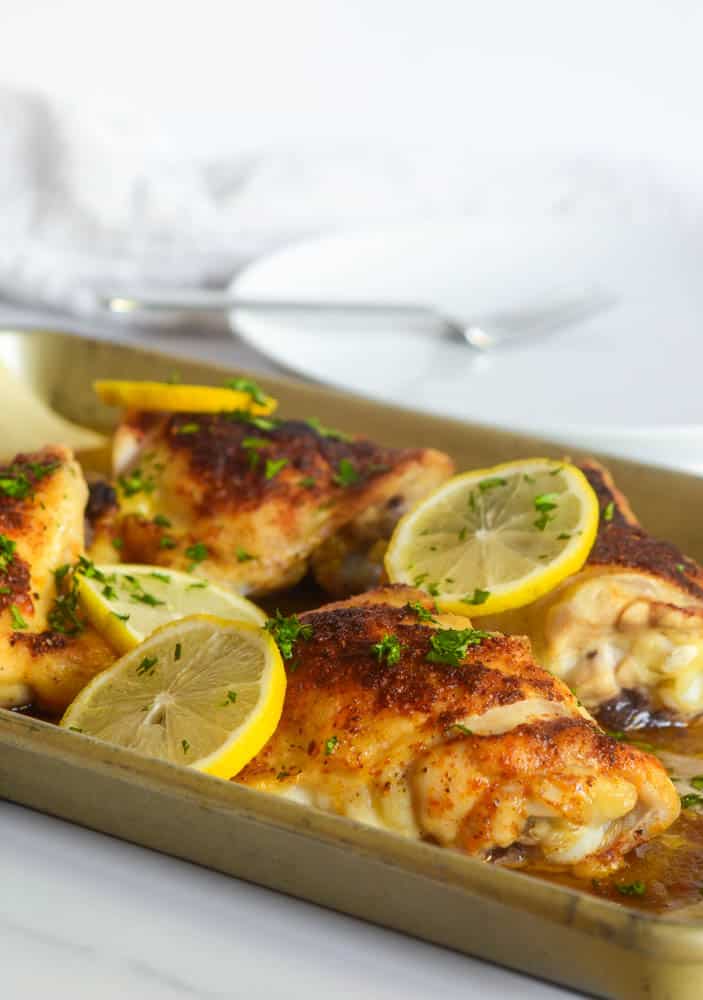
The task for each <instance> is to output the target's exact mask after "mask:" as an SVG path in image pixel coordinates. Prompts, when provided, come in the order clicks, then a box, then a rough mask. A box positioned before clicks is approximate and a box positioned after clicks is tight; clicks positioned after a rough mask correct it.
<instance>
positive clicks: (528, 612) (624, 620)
mask: <svg viewBox="0 0 703 1000" xmlns="http://www.w3.org/2000/svg"><path fill="white" fill-rule="evenodd" d="M582 468H583V471H584V472H585V474H586V476H587V477H588V480H589V482H590V483H591V485H592V486H593V488H594V490H595V491H596V494H597V495H598V500H599V507H600V511H601V519H600V526H599V530H598V537H597V539H596V543H595V545H594V547H593V549H592V551H591V554H590V556H589V559H588V561H587V563H586V565H585V567H584V569H583V570H582V571H581V572H580V573H578V574H576V575H575V576H573V577H571V578H569V579H568V580H567V581H565V583H563V584H562V585H561V586H560V587H558V588H557V589H556V590H554V591H552V593H550V594H548V595H547V596H546V597H545V598H543V599H542V600H540V601H538V602H536V603H535V604H534V605H532V606H531V607H529V608H526V609H521V610H519V611H517V612H512V613H506V614H504V615H499V616H495V617H493V618H491V619H490V626H491V627H496V628H501V629H503V630H505V631H508V632H511V633H524V634H527V635H528V636H529V637H530V639H531V640H532V643H533V647H534V650H535V655H536V657H537V659H538V661H539V662H540V663H541V664H542V665H543V666H545V667H547V668H548V669H549V670H551V671H552V672H553V673H555V674H557V675H558V676H559V677H561V678H563V679H564V680H565V681H566V682H567V683H568V684H569V685H570V686H571V688H572V689H573V690H574V691H575V693H576V694H577V695H578V697H579V698H580V700H581V701H582V702H583V703H584V704H585V705H586V706H587V707H588V708H589V709H591V711H594V712H596V714H597V715H598V717H599V718H600V719H601V720H602V721H603V722H604V724H607V725H611V726H613V727H615V728H630V727H632V728H636V727H638V726H643V725H652V724H654V725H657V724H659V725H661V724H667V723H670V722H679V723H681V722H684V721H690V720H691V719H693V718H694V717H695V716H697V715H698V714H699V713H701V712H702V711H703V570H701V568H700V567H699V566H698V565H697V564H696V563H695V562H694V561H693V560H692V559H689V558H688V557H686V556H684V555H683V554H682V553H681V552H680V551H679V550H678V549H677V548H676V547H675V546H674V545H670V544H669V543H668V542H662V541H658V540H656V539H654V538H652V537H650V536H649V535H648V534H647V533H646V532H645V531H644V529H643V528H642V527H641V526H640V524H639V523H638V521H637V519H636V517H635V515H634V513H633V512H632V509H631V508H630V505H629V503H628V501H627V499H626V498H625V497H624V496H623V494H622V493H621V492H620V491H619V490H618V489H617V487H616V486H615V484H614V482H613V480H612V477H611V476H610V474H609V473H608V471H607V470H606V469H604V468H603V467H602V466H600V465H599V464H598V463H596V462H593V461H591V462H588V463H585V464H584V465H583V466H582Z"/></svg>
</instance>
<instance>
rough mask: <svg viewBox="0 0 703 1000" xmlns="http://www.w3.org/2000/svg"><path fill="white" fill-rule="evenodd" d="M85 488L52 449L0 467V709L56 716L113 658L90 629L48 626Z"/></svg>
mask: <svg viewBox="0 0 703 1000" xmlns="http://www.w3.org/2000/svg"><path fill="white" fill-rule="evenodd" d="M86 497H87V488H86V484H85V480H84V478H83V473H82V471H81V469H80V466H79V465H78V463H77V462H76V461H75V459H74V458H73V455H72V453H71V451H70V450H69V449H68V448H66V447H64V446H62V445H54V446H51V447H47V448H45V449H43V450H42V451H41V452H37V453H35V454H32V455H18V456H17V457H16V458H15V460H14V462H12V463H11V465H9V466H5V467H3V468H0V537H1V539H2V542H3V546H2V547H3V551H4V553H5V555H4V558H3V559H1V560H0V562H2V563H3V568H2V570H1V571H0V706H3V707H13V706H19V705H27V704H34V705H36V706H37V707H39V708H40V709H42V710H44V711H47V712H60V711H62V710H63V709H64V708H65V707H66V706H67V705H68V704H69V702H70V701H71V700H72V699H73V698H74V696H75V695H76V694H77V693H78V691H79V690H80V689H81V688H82V687H83V686H84V685H85V684H86V683H87V681H88V680H90V678H91V677H92V676H93V675H94V674H95V673H96V672H97V671H98V670H101V669H103V668H104V667H106V666H107V665H108V664H109V663H111V662H112V661H113V660H114V658H115V656H114V653H113V652H112V650H111V649H110V648H109V646H107V644H106V643H105V642H104V641H103V640H102V639H101V638H100V637H99V636H98V635H96V634H95V633H94V632H92V631H90V630H87V629H84V630H83V631H82V632H81V634H80V635H75V636H71V635H68V634H66V633H62V632H58V631H55V630H54V629H52V626H51V622H52V610H53V607H54V602H55V598H56V585H55V580H54V571H55V570H56V569H57V568H58V567H59V566H61V565H64V564H67V563H73V562H74V561H75V560H76V558H77V557H78V556H79V555H80V554H81V552H82V551H83V513H84V508H85V503H86Z"/></svg>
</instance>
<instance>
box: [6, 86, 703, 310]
mask: <svg viewBox="0 0 703 1000" xmlns="http://www.w3.org/2000/svg"><path fill="white" fill-rule="evenodd" d="M0 123H2V127H1V128H0V235H1V236H2V239H0V296H2V297H4V298H6V299H10V300H13V301H20V302H30V303H32V304H33V305H34V306H49V307H52V308H58V309H61V310H63V311H65V312H69V313H74V314H81V313H82V314H86V315H90V314H91V313H92V312H93V311H94V310H95V309H96V293H100V292H105V291H106V290H109V291H112V290H125V291H126V290H132V289H138V288H140V287H141V288H143V287H145V286H150V287H154V286H156V287H160V288H164V287H167V286H172V287H178V288H182V287H184V286H196V285H219V284H224V283H225V282H226V281H227V280H228V278H229V277H230V276H231V274H232V273H233V272H234V271H235V270H237V269H238V268H240V267H241V266H242V264H244V263H245V262H246V261H248V260H250V259H251V258H252V257H254V256H256V255H258V254H260V253H262V252H263V251H266V250H267V249H269V248H272V247H275V246H277V245H280V244H282V243H285V242H289V241H291V240H293V239H295V238H298V237H300V236H302V235H305V234H311V233H318V232H322V231H326V230H331V229H339V228H343V227H359V226H366V225H370V224H380V223H387V222H389V221H397V220H403V221H408V220H411V219H419V218H422V219H427V218H442V217H448V216H456V215H466V216H481V217H482V218H484V219H485V218H486V217H488V218H492V219H495V221H496V224H498V225H500V222H501V220H505V219H506V218H510V219H513V220H514V219H515V216H516V215H519V216H527V217H528V218H533V219H534V220H535V224H538V220H539V219H540V218H544V217H545V216H550V217H554V216H558V217H560V218H564V219H566V220H568V219H570V218H573V217H574V216H577V215H581V214H582V213H587V214H588V216H589V218H591V219H596V220H597V218H598V217H599V215H600V216H603V214H604V213H609V214H612V213H616V214H617V215H618V216H620V217H622V218H623V219H633V218H637V217H640V218H641V217H642V216H647V215H651V213H652V212H654V211H664V212H666V213H668V214H671V213H675V214H676V215H677V216H680V217H681V218H682V219H685V218H688V220H689V222H690V220H691V217H692V215H695V217H696V218H699V217H700V199H698V200H697V203H696V204H697V208H696V211H695V213H692V209H691V198H690V197H688V196H687V194H686V192H687V191H688V190H689V188H691V185H690V184H688V182H687V180H686V178H685V177H682V176H680V175H679V176H678V177H677V179H676V183H674V184H672V183H671V177H670V176H667V171H666V170H663V169H662V168H661V165H660V166H659V167H651V166H650V167H649V168H647V169H644V168H643V167H642V165H639V164H638V165H636V167H635V165H633V164H612V163H610V164H608V163H605V162H603V160H602V158H594V157H593V156H583V157H580V158H574V157H573V156H572V157H570V158H568V159H561V158H559V157H558V156H554V157H552V158H551V160H549V161H548V160H545V158H544V154H543V155H542V157H541V159H540V160H535V159H531V158H530V157H528V156H521V157H507V156H505V155H501V156H499V155H493V156H491V155H488V154H486V153H483V154H481V155H478V154H477V153H476V152H474V151H472V150H470V149H467V148H462V149H461V150H453V151H452V150H447V149H444V150H438V149H432V150H428V149H426V148H415V149H398V148H388V149H378V148H377V147H376V146H374V147H372V148H369V149H364V148H360V147H359V146H355V147H353V148H336V149H319V148H318V149H312V148H309V147H308V148H305V149H299V150H272V151H268V152H266V151H262V152H259V153H252V152H251V151H243V152H242V154H241V155H235V156H231V157H229V158H227V159H223V160H220V161H216V162H201V161H200V160H199V159H198V157H197V155H196V154H192V153H189V151H184V150H182V149H174V148H171V147H169V144H168V142H167V141H164V137H163V136H161V137H160V140H159V141H158V142H155V141H154V139H153V134H152V131H151V130H150V129H149V127H148V125H146V124H145V123H143V122H142V123H138V124H135V120H134V116H133V115H131V116H129V117H128V116H123V117H121V116H119V115H116V114H114V113H108V112H107V111H106V112H105V113H104V114H96V113H95V112H91V113H90V116H89V117H86V116H85V113H83V116H82V115H81V112H80V111H78V110H75V109H69V108H65V107H59V106H54V105H52V104H51V103H50V102H49V101H48V100H46V99H45V98H41V97H38V96H36V95H32V94H26V93H18V92H12V91H0ZM166 138H167V137H166Z"/></svg>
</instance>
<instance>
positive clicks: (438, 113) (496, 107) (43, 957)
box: [0, 0, 703, 1000]
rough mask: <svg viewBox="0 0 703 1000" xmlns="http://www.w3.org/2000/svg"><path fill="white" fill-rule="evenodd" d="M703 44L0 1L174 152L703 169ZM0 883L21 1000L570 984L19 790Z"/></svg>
mask: <svg viewBox="0 0 703 1000" xmlns="http://www.w3.org/2000/svg"><path fill="white" fill-rule="evenodd" d="M702 41H703V5H702V4H700V3H699V2H696V0H678V2H676V0H669V2H668V3H666V4H663V3H661V2H653V0H620V2H618V3H613V2H612V0H608V2H603V0H591V2H590V3H575V2H570V0H556V2H546V0H532V2H529V3H528V2H523V0H514V2H506V0H492V2H485V0H484V2H481V3H475V2H471V0H433V2H413V0H385V2H384V0H347V2H335V0H327V2H325V0H279V2H275V0H252V2H251V3H243V2H237V0H228V2H227V0H225V2H221V3H217V2H213V0H200V2H198V3H178V2H176V0H171V2H166V0H151V2H149V0H120V2H119V3H118V2H116V0H113V2H111V3H106V2H99V0H53V2H46V3H40V2H37V0H21V2H20V0H0V83H6V84H8V83H9V84H11V85H13V86H17V87H31V88H33V89H37V90H39V91H42V92H44V93H49V94H51V95H53V97H54V98H55V99H56V100H58V101H61V102H65V103H66V104H68V105H70V106H72V107H74V108H80V109H81V110H82V112H84V113H85V115H86V117H87V118H88V119H90V118H91V116H92V115H95V116H96V117H97V116H98V115H102V114H104V113H105V112H106V111H108V112H110V113H111V114H112V113H114V115H115V116H116V117H117V118H118V119H119V120H122V121H123V122H124V127H125V129H127V130H129V131H130V132H131V133H136V134H139V135H141V136H142V143H143V149H144V155H145V157H147V158H149V157H156V158H159V159H160V160H162V161H163V160H164V159H166V160H168V159H169V158H173V160H174V161H178V160H180V159H182V158H183V159H185V158H190V157H192V156H193V155H194V154H196V155H197V156H202V157H203V158H205V157H207V156H210V155H212V154H223V153H229V152H231V153H240V152H241V151H243V150H244V151H251V152H252V154H255V153H256V152H257V151H259V150H262V149H271V148H276V147H287V148H294V149H297V148H301V147H304V146H307V147H315V146H324V147H325V148H329V147H336V146H345V145H354V146H357V147H358V146H359V145H361V146H362V147H364V146H368V148H369V149H372V148H373V147H374V144H375V143H377V142H382V143H384V144H385V145H388V144H397V145H398V146H404V145H406V144H411V145H413V146H415V147H417V148H422V149H430V150H438V151H440V152H441V150H442V149H443V148H444V147H446V148H447V149H451V148H453V147H457V146H461V147H463V148H466V147H468V148H470V149H475V150H477V151H486V150H492V151H496V150H499V151H503V152H505V154H506V156H509V155H510V154H511V153H513V152H515V153H520V154H524V153H526V152H527V153H529V152H531V151H554V152H555V155H566V154H567V153H569V152H586V153H589V154H593V155H596V156H597V155H603V156H604V157H608V158H609V159H617V158H623V159H627V160H629V161H631V162H632V161H634V162H635V163H636V162H637V160H638V159H640V158H641V159H642V160H648V161H652V160H654V161H657V162H661V163H676V164H679V165H684V166H685V167H686V170H687V173H688V174H689V176H691V177H693V178H695V177H696V176H697V175H698V174H699V172H700V168H701V163H702V161H703V129H701V94H702V93H703V60H702V59H701V54H700V53H701V43H702ZM0 127H2V123H1V122H0ZM1 197H2V192H1V191H0V199H1ZM1 221H2V216H1V209H0V227H1ZM0 236H1V229H0ZM229 349H231V348H229ZM0 884H2V886H3V890H2V895H1V897H0V965H1V966H2V976H3V984H4V985H3V991H4V994H5V995H7V996H8V998H13V997H15V996H20V995H22V996H29V997H34V996H40V995H45V994H46V993H47V992H49V991H50V992H51V993H52V995H54V996H69V995H70V996H72V997H76V998H82V997H86V998H87V997H91V998H92V997H94V996H97V995H100V996H101V997H103V998H105V1000H109V998H112V997H113V996H114V997H118V996H119V997H122V996H139V997H155V998H159V1000H160V998H161V997H164V998H167V997H172V996H173V997H177V996H203V997H210V996H217V997H220V996H222V997H229V996H246V997H250V996H252V995H260V996H262V997H268V996H285V997H287V998H295V997H299V996H300V997H303V996H304V997H306V998H307V1000H322V998H324V1000H329V998H330V997H332V996H335V997H336V996H340V997H342V996H343V997H372V996H373V997H384V998H386V997H387V998H389V1000H390V998H394V997H403V998H404V1000H408V998H418V1000H419V998H421V997H426V996H429V995H431V994H436V995H439V996H442V997H447V998H449V997H455V996H456V997H459V996H461V997H474V996H475V997H478V996H480V997H482V998H498V997H500V998H512V997H526V998H540V1000H542V998H543V1000H547V998H551V997H555V998H556V997H557V996H564V995H565V994H563V993H562V992H561V991H559V990H556V989H553V988H551V987H548V986H546V985H544V984H537V983H533V982H531V981H528V980H525V979H521V978H519V977H516V976H514V975H512V974H508V973H503V972H501V971H499V970H496V969H493V968H491V967H488V966H484V965H482V964H481V963H478V962H472V961H470V960H468V959H464V958H461V957H459V956H456V955H452V954H450V953H447V952H443V951H442V950H441V949H436V948H432V947H430V946H425V945H422V944H420V943H417V942H413V941H410V940H407V939H404V938H402V937H399V936H397V935H394V934H390V933H388V932H383V931H380V930H378V929H374V928H370V927H367V926H365V925H363V924H361V923H359V922H356V921H351V920H348V919H346V918H342V917H338V916H335V915H333V914H329V913H326V912H324V911H320V910H318V909H316V908H314V907H309V906H306V905H304V904H300V903H295V902H293V901H290V900H287V899H284V898H282V897H277V896H276V895H275V894H272V893H268V892H265V891H263V890H258V889H256V888H254V887H251V886H246V885H244V884H241V883H237V882H234V881H232V880H228V879H225V878H224V877H222V876H218V875H214V874H212V873H208V872H204V871H201V870H199V869H195V868H192V867H190V866H187V865H184V864H182V863H179V862H176V861H171V860H167V859H163V858H159V857H158V856H156V855H152V854H149V853H148V852H143V851H140V850H138V849H136V848H131V847H127V846H125V845H120V844H118V843H116V842H113V841H111V840H109V839H108V838H103V837H99V836H97V835H93V834H89V833H86V832H84V831H78V830H76V829H72V828H70V827H67V826H66V825H64V824H60V823H58V822H56V821H50V820H48V819H45V818H41V817H38V816H35V815H33V814H31V813H28V812H26V811H24V810H20V809H18V808H16V807H13V806H9V805H0Z"/></svg>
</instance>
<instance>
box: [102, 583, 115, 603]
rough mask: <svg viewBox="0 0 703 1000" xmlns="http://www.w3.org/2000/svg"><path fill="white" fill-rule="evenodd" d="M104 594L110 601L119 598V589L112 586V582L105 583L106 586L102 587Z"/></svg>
mask: <svg viewBox="0 0 703 1000" xmlns="http://www.w3.org/2000/svg"><path fill="white" fill-rule="evenodd" d="M102 595H103V597H106V598H107V599H108V601H116V600H117V591H116V590H115V588H114V587H113V586H112V584H111V583H106V584H105V586H104V587H103V589H102Z"/></svg>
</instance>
